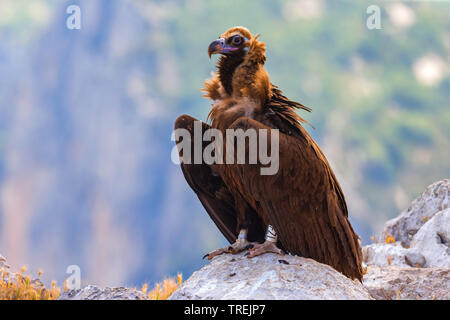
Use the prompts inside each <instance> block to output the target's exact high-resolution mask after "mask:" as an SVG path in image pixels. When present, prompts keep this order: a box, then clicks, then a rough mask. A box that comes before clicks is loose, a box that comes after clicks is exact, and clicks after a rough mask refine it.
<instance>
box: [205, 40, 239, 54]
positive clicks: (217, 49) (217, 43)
mask: <svg viewBox="0 0 450 320" xmlns="http://www.w3.org/2000/svg"><path fill="white" fill-rule="evenodd" d="M236 50H239V48H237V47H232V46H229V45H226V43H225V39H224V38H219V39H217V40H214V41H213V42H211V43H210V44H209V47H208V56H209V58H210V59H211V56H212V55H213V54H216V53H230V52H233V51H236Z"/></svg>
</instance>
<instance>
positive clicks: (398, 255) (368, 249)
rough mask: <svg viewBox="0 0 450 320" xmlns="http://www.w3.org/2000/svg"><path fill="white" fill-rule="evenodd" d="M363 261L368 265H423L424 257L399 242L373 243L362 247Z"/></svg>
mask: <svg viewBox="0 0 450 320" xmlns="http://www.w3.org/2000/svg"><path fill="white" fill-rule="evenodd" d="M363 261H364V263H365V264H366V265H369V266H380V267H387V266H400V267H424V266H425V257H424V256H423V255H422V254H421V253H420V252H419V251H418V250H416V249H407V248H403V247H402V245H401V244H400V243H392V244H386V243H374V244H371V245H368V246H365V247H363Z"/></svg>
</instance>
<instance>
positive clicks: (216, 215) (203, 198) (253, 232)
mask: <svg viewBox="0 0 450 320" xmlns="http://www.w3.org/2000/svg"><path fill="white" fill-rule="evenodd" d="M194 121H198V120H197V119H195V118H193V117H190V116H188V115H182V116H180V117H178V119H177V120H176V121H175V129H177V128H183V129H186V130H188V131H189V132H191V137H193V123H194ZM202 126H203V128H202V133H203V132H205V131H206V130H207V129H209V128H210V126H209V125H208V124H206V123H203V122H202ZM192 143H193V141H191V144H192ZM208 143H209V142H203V149H204V148H205V147H206V145H207V144H208ZM191 147H192V148H191V150H193V145H191ZM203 149H202V150H203ZM180 158H182V153H181V152H180ZM180 166H181V170H182V172H183V175H184V177H185V179H186V181H187V183H188V184H189V186H190V187H191V189H192V190H193V191H194V192H195V193H196V195H197V197H198V198H199V200H200V202H201V203H202V205H203V207H204V208H205V209H206V211H207V212H208V215H209V216H210V218H211V219H212V220H213V222H214V223H215V224H216V226H217V227H218V228H219V230H220V232H222V234H223V235H224V236H225V238H226V239H227V240H228V241H229V242H230V243H233V242H234V241H236V238H237V236H238V230H237V209H236V205H235V203H236V201H235V198H234V196H233V194H232V193H231V192H230V190H229V189H228V188H227V186H226V185H225V183H224V182H223V180H222V178H221V177H220V176H219V175H218V174H216V173H214V172H213V171H214V168H213V167H212V166H210V165H207V164H205V163H202V164H186V163H181V164H180ZM249 219H251V221H250V226H249V228H248V240H249V241H262V240H263V239H264V233H265V225H264V224H263V223H262V221H261V219H260V218H259V217H258V215H257V214H256V213H254V214H251V215H249Z"/></svg>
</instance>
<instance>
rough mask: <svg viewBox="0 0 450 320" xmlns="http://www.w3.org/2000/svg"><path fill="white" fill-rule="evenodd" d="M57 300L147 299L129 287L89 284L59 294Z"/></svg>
mask: <svg viewBox="0 0 450 320" xmlns="http://www.w3.org/2000/svg"><path fill="white" fill-rule="evenodd" d="M58 300H148V297H147V295H145V294H144V293H142V292H141V291H138V290H136V289H131V288H124V287H119V288H105V289H101V288H99V287H97V286H93V285H89V286H86V287H83V288H81V289H78V290H69V291H66V292H64V293H63V294H61V295H60V296H59V298H58Z"/></svg>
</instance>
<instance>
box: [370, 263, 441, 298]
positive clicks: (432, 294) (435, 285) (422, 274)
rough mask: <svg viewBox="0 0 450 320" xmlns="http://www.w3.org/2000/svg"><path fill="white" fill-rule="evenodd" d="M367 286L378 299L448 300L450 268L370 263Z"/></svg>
mask: <svg viewBox="0 0 450 320" xmlns="http://www.w3.org/2000/svg"><path fill="white" fill-rule="evenodd" d="M364 286H365V287H366V288H367V289H368V290H369V292H370V294H371V295H372V297H374V298H375V299H377V300H435V299H436V300H449V299H450V269H449V268H410V267H409V268H404V267H396V266H390V267H377V266H369V267H368V269H367V273H366V274H365V275H364Z"/></svg>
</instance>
